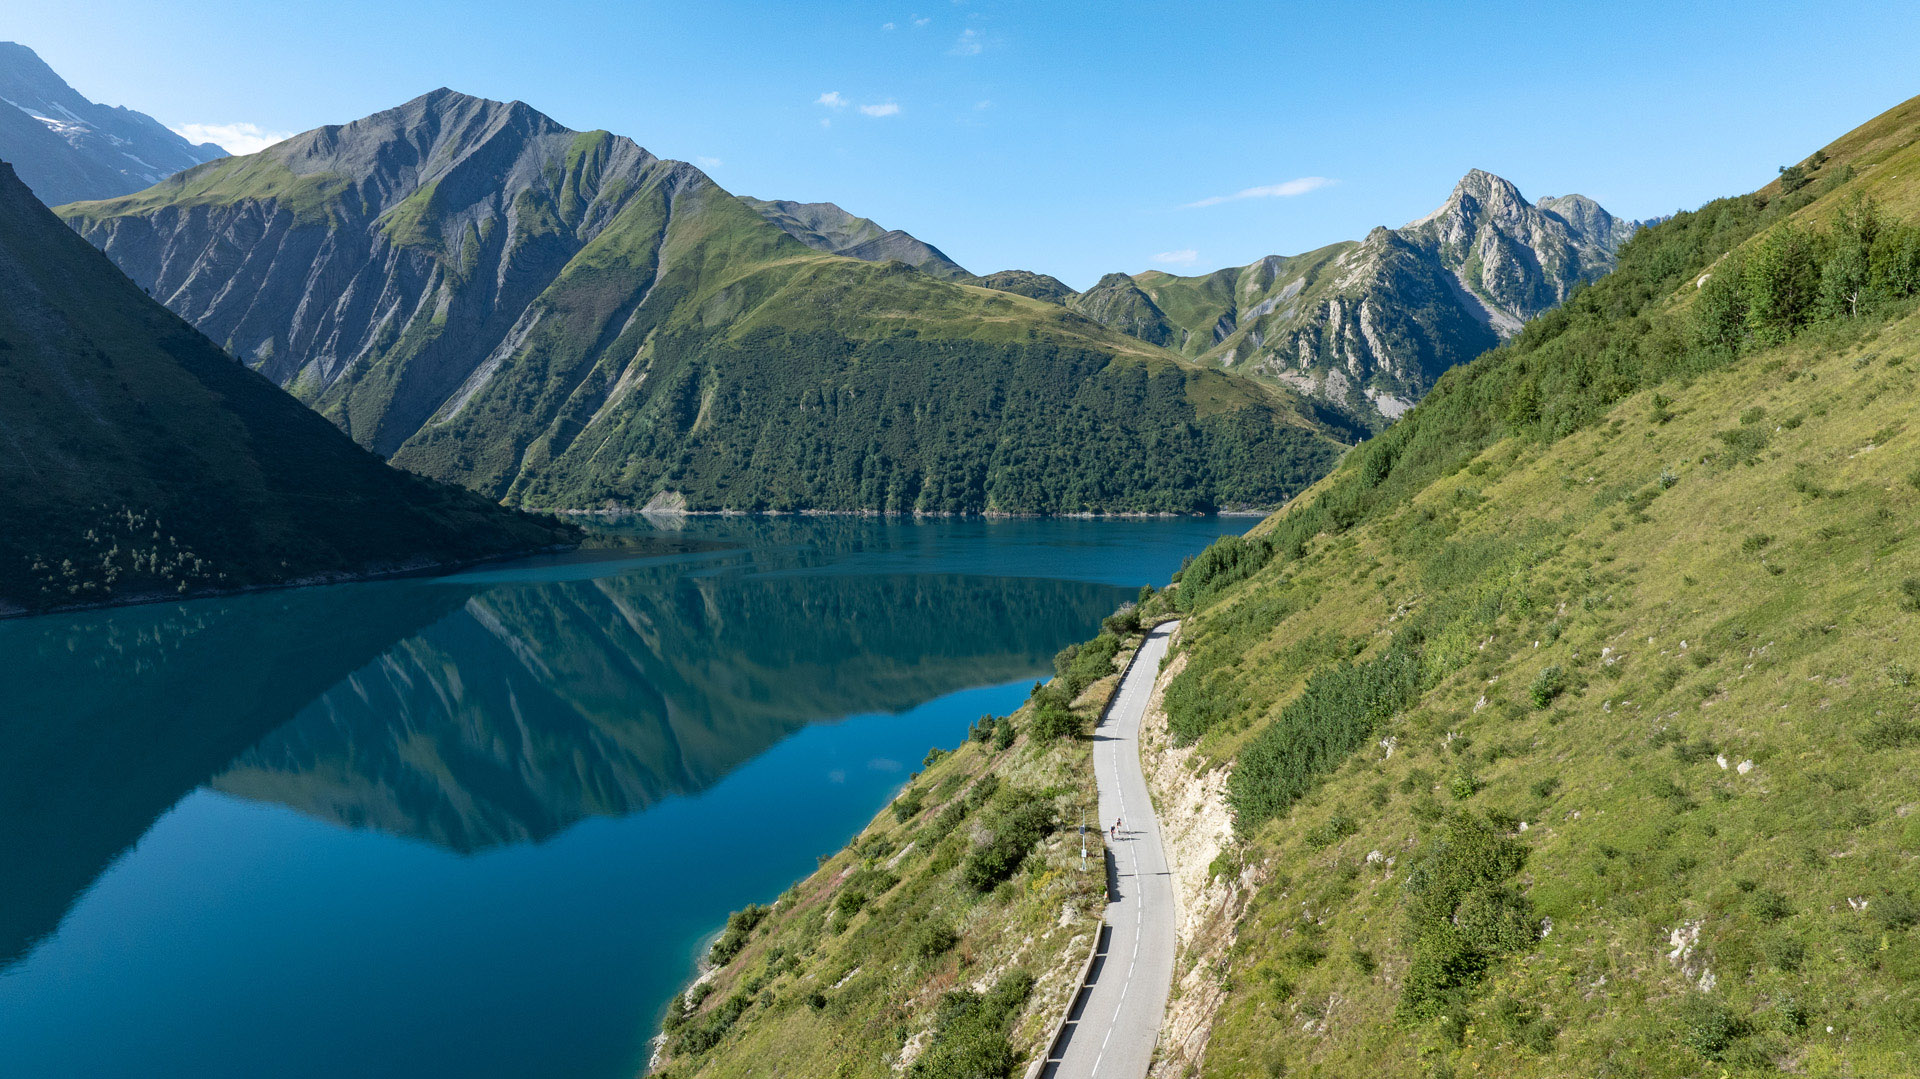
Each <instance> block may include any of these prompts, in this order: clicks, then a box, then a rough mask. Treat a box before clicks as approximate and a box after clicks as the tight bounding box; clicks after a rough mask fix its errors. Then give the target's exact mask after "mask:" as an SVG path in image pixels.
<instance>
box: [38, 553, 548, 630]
mask: <svg viewBox="0 0 1920 1079" xmlns="http://www.w3.org/2000/svg"><path fill="white" fill-rule="evenodd" d="M579 546H580V545H579V544H578V543H550V544H547V545H546V546H544V547H527V548H524V549H521V550H517V551H505V552H502V553H500V554H492V555H486V556H485V557H481V558H459V559H453V560H451V561H444V562H422V561H409V562H404V563H400V564H398V565H393V566H388V567H386V568H382V569H371V570H361V571H358V572H350V571H346V570H335V571H331V572H327V573H311V574H308V575H306V576H304V577H296V578H292V579H289V580H285V581H272V582H268V583H265V584H249V585H236V586H234V587H231V588H196V589H193V590H192V591H189V592H137V593H134V594H132V595H126V596H112V597H109V598H107V599H102V600H97V601H95V602H91V603H68V604H62V605H61V606H58V607H46V608H42V609H39V610H33V609H29V608H26V607H16V606H14V605H12V604H10V603H7V602H5V601H4V600H0V621H7V620H11V619H27V618H43V617H46V616H49V615H56V614H77V613H79V612H82V611H100V610H109V609H112V608H115V607H145V606H150V605H152V604H156V603H187V602H191V601H194V600H203V599H220V598H222V597H225V596H244V595H250V594H253V593H256V592H281V591H287V590H290V589H295V588H319V587H324V586H327V585H336V584H356V583H360V582H363V581H392V580H400V579H403V578H407V577H438V576H443V575H445V574H448V573H452V572H455V571H457V570H463V569H471V568H473V567H474V566H484V565H488V564H490V563H493V562H510V561H512V560H514V559H516V558H528V557H531V556H533V555H541V554H558V553H560V552H562V551H571V550H574V549H576V548H578V547H579Z"/></svg>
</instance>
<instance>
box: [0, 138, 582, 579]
mask: <svg viewBox="0 0 1920 1079" xmlns="http://www.w3.org/2000/svg"><path fill="white" fill-rule="evenodd" d="M0 504H3V505H5V506H6V507H7V510H6V512H5V513H4V514H0V613H19V612H21V611H26V610H39V609H44V608H49V607H57V606H66V605H79V604H90V603H102V602H109V601H124V600H129V599H134V598H140V597H144V596H154V595H167V596H179V595H183V594H196V593H200V592H206V591H219V590H223V589H232V588H238V587H246V586H258V585H269V584H276V583H285V582H287V581H291V580H296V579H301V578H306V577H313V576H316V575H318V576H333V575H352V574H363V573H370V572H379V571H383V570H399V569H405V568H410V567H415V568H417V567H424V566H430V565H438V564H443V563H449V562H457V561H463V560H471V559H476V558H482V557H487V556H490V555H497V554H502V553H506V552H509V551H514V550H526V549H531V548H536V547H541V546H546V545H550V544H553V543H555V542H560V541H566V540H568V539H570V537H571V532H570V530H568V529H567V528H565V527H563V526H559V525H556V524H552V523H550V522H544V521H540V520H538V519H535V518H532V517H528V516H525V515H521V514H516V513H509V512H502V511H501V510H500V509H499V508H498V507H496V506H493V505H490V504H489V503H487V502H486V501H485V500H484V499H481V498H478V497H476V496H474V495H472V494H471V493H469V492H466V491H461V490H458V489H456V488H452V487H447V486H443V485H441V484H438V483H434V482H432V481H429V480H425V479H421V478H419V477H416V476H412V475H409V474H407V473H405V472H401V471H399V470H397V469H392V468H389V467H387V466H386V465H385V464H384V463H382V462H381V461H380V459H379V458H378V457H376V456H374V455H373V454H371V453H368V452H367V451H365V450H363V449H361V448H360V447H358V446H355V445H354V444H353V443H352V442H351V441H350V440H348V439H346V438H345V437H343V436H341V434H340V433H339V432H338V431H337V430H335V429H334V428H333V427H332V426H331V425H329V424H327V423H326V422H325V421H323V420H320V419H319V417H317V416H315V415H314V414H313V413H312V412H310V411H309V410H307V409H306V408H304V407H302V406H301V405H300V404H299V403H298V402H297V401H295V400H294V399H293V398H291V397H289V396H287V395H286V394H285V393H283V392H282V391H281V390H279V389H277V388H276V387H274V386H273V385H272V384H271V383H269V382H268V381H266V380H265V379H263V378H261V377H260V376H258V375H256V374H254V373H253V372H251V371H248V370H247V369H246V368H244V367H242V366H240V365H239V364H236V363H235V362H234V361H233V360H232V358H230V357H228V356H227V355H225V354H224V353H222V352H221V351H220V350H219V349H217V348H215V347H214V346H213V345H212V344H211V343H210V342H208V341H207V340H206V338H204V337H202V336H201V335H200V334H198V333H196V332H195V331H194V330H193V329H192V328H191V327H189V326H187V325H186V324H185V323H183V322H181V321H180V320H179V319H178V318H176V317H175V316H173V315H172V314H169V313H168V312H167V311H166V310H165V309H164V308H162V307H160V305H158V304H156V303H154V302H153V301H152V300H150V299H148V298H147V297H146V296H145V295H143V294H142V293H141V291H140V289H139V288H138V287H137V286H135V285H134V284H133V283H132V282H131V281H129V280H127V278H126V276H125V275H123V274H121V273H120V272H119V271H118V270H116V269H114V267H113V264H112V263H110V262H108V261H107V260H106V259H105V258H104V257H103V256H102V255H101V254H100V253H99V252H97V251H95V250H93V249H92V248H90V247H88V246H87V245H86V243H85V242H84V241H82V240H80V239H79V238H78V237H76V236H74V235H73V233H72V232H70V231H69V230H68V229H66V228H65V227H63V226H62V225H61V223H60V221H59V219H58V218H56V217H54V215H53V214H52V213H50V212H48V210H47V209H46V208H45V207H44V206H42V205H41V204H40V203H39V201H38V200H37V199H35V198H34V197H33V195H32V193H31V192H29V191H28V190H27V189H26V186H25V185H24V184H22V183H21V182H20V181H19V180H18V179H17V178H15V177H14V175H13V173H12V170H11V169H8V168H4V167H0Z"/></svg>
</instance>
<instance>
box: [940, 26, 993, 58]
mask: <svg viewBox="0 0 1920 1079" xmlns="http://www.w3.org/2000/svg"><path fill="white" fill-rule="evenodd" d="M986 47H987V43H986V41H985V40H984V39H983V38H982V37H981V36H980V31H978V30H962V31H960V37H959V39H958V40H957V41H955V42H954V43H953V48H951V49H948V50H947V55H949V56H978V55H980V53H981V51H982V50H984V49H985V48H986Z"/></svg>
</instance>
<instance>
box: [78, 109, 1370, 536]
mask: <svg viewBox="0 0 1920 1079" xmlns="http://www.w3.org/2000/svg"><path fill="white" fill-rule="evenodd" d="M61 212H62V213H63V214H64V215H65V217H66V218H67V220H68V222H69V223H70V224H71V225H72V226H73V227H74V228H75V229H76V230H78V231H79V232H80V233H81V234H82V235H84V236H85V237H87V238H88V239H89V240H91V241H93V242H94V243H95V244H96V245H98V246H99V247H100V248H102V249H103V250H105V251H106V252H107V253H108V255H110V256H111V257H112V258H113V259H114V260H115V261H116V262H118V263H119V264H120V266H121V267H122V268H123V269H125V270H126V271H127V273H128V274H129V275H130V276H132V277H133V278H134V280H136V281H138V282H139V283H140V284H142V285H144V286H146V287H147V288H148V289H149V290H150V291H151V292H152V294H153V295H154V296H155V297H157V298H159V299H160V300H162V301H163V302H165V303H166V304H167V305H168V306H169V307H171V308H172V309H173V310H174V311H176V312H178V313H179V314H180V315H181V316H183V317H185V318H186V319H188V320H189V321H191V322H192V323H194V324H195V325H196V326H198V327H199V328H200V329H202V330H203V331H204V332H206V333H207V334H208V335H209V336H210V337H212V338H213V339H214V340H216V341H219V342H222V343H224V344H226V345H227V346H228V347H229V348H230V349H231V350H232V351H233V352H234V354H235V355H237V356H239V357H240V358H241V359H243V360H244V361H245V362H247V363H248V364H250V365H252V366H253V367H255V368H256V369H258V370H259V371H261V372H262V373H263V374H265V375H267V376H268V377H269V378H272V379H273V380H275V381H277V382H279V383H280V384H282V385H284V386H286V387H287V388H288V389H290V390H292V392H293V393H294V394H295V395H296V396H298V397H299V398H301V399H302V400H304V401H307V402H309V403H310V404H312V406H313V407H314V408H315V409H317V410H319V411H320V412H321V413H322V414H323V415H325V416H327V417H328V418H329V419H331V420H333V421H334V422H335V423H337V424H338V425H340V427H341V428H343V429H344V430H346V431H347V432H348V433H349V434H351V435H352V436H353V437H354V438H355V439H356V440H358V441H359V442H360V443H361V444H363V445H365V446H368V447H370V448H372V449H374V450H375V451H377V452H379V453H382V454H386V455H389V456H390V458H391V459H392V460H393V462H394V463H396V464H399V465H403V466H405V467H407V468H410V469H413V470H415V471H417V472H420V473H422V474H424V475H428V476H432V477H435V478H438V479H444V480H450V481H454V482H458V483H461V484H464V485H466V486H468V487H471V488H473V489H474V490H476V491H480V492H482V493H484V494H486V495H488V496H490V497H494V498H499V499H503V500H505V501H507V502H509V503H512V504H521V505H530V506H539V507H567V508H592V507H600V506H603V505H607V504H615V505H625V506H643V505H648V504H652V505H656V506H682V505H684V506H686V507H688V508H694V509H714V508H735V509H800V508H818V509H839V510H850V509H879V510H889V511H923V512H994V511H1000V512H1071V511H1194V510H1208V509H1213V508H1219V507H1227V506H1237V505H1272V504H1276V503H1278V502H1279V501H1281V500H1283V499H1285V498H1286V497H1288V496H1289V495H1291V494H1292V493H1293V492H1294V491H1296V490H1298V489H1299V488H1301V487H1303V486H1304V485H1305V484H1306V483H1308V482H1311V481H1312V480H1313V479H1314V478H1316V477H1318V476H1319V475H1321V474H1323V473H1324V472H1325V470H1326V468H1327V467H1328V466H1329V465H1330V463H1331V462H1332V460H1333V459H1334V457H1335V456H1336V455H1337V453H1338V452H1339V451H1340V450H1341V448H1342V440H1343V439H1344V440H1346V441H1351V439H1352V437H1353V436H1352V434H1351V433H1350V432H1349V431H1348V430H1347V428H1346V427H1345V426H1344V425H1343V424H1342V423H1341V422H1340V421H1338V420H1330V419H1327V418H1323V417H1322V416H1321V415H1320V412H1319V411H1318V410H1317V409H1316V408H1314V407H1311V406H1309V405H1307V404H1306V403H1305V402H1303V400H1302V399H1301V398H1300V397H1299V396H1298V395H1297V394H1296V393H1294V392H1293V391H1291V390H1289V389H1286V388H1285V387H1279V386H1272V385H1262V384H1259V383H1255V382H1253V381H1250V380H1246V379H1241V378H1238V377H1235V376H1233V375H1230V374H1223V373H1221V372H1219V371H1215V370H1208V369H1204V368H1202V367H1200V366H1198V365H1195V364H1192V363H1190V362H1187V361H1185V360H1184V359H1182V358H1180V357H1178V356H1176V355H1174V354H1172V353H1170V352H1167V351H1165V350H1162V349H1159V348H1155V347H1153V346H1150V345H1147V344H1144V343H1142V342H1140V341H1137V340H1134V339H1132V338H1129V337H1126V336H1124V335H1121V334H1119V333H1116V332H1114V331H1112V330H1109V329H1107V328H1106V327H1103V326H1100V325H1098V324H1096V323H1094V322H1092V321H1090V320H1088V319H1086V318H1083V317H1081V316H1079V315H1076V314H1074V313H1072V312H1069V311H1067V310H1064V309H1063V308H1061V307H1060V306H1059V305H1057V304H1052V303H1046V302H1042V301H1039V300H1034V299H1031V298H1028V297H1023V296H1017V295H1012V294H1008V293H1003V292H998V291H994V290H991V289H985V288H978V287H970V286H967V285H962V284H955V283H950V282H949V281H947V280H943V279H942V278H947V277H958V276H960V275H963V274H964V273H965V271H964V270H961V268H960V267H958V266H957V265H954V264H953V263H952V262H951V260H948V259H946V257H945V256H944V255H941V254H940V253H939V252H938V251H936V250H934V249H933V248H931V247H929V246H927V245H925V244H923V243H920V242H919V241H917V240H914V239H913V238H912V237H910V236H907V235H906V234H905V233H898V232H887V231H886V230H884V229H881V228H880V227H879V226H877V225H874V224H873V223H872V222H869V221H866V220H865V219H861V218H855V217H852V216H851V215H849V214H846V213H844V212H843V211H839V210H838V209H837V208H835V207H830V206H826V207H823V206H820V205H803V204H796V203H779V202H761V201H758V200H745V199H740V198H736V197H734V196H733V195H730V194H728V193H727V192H726V191H724V190H722V189H721V188H720V187H719V186H718V185H716V184H715V183H714V182H713V181H712V180H710V179H709V178H708V177H707V176H706V175H705V174H703V173H701V172H700V171H699V170H698V169H696V168H694V167H693V166H691V165H688V164H685V163H681V162H675V161H666V160H661V159H659V158H656V157H654V156H653V155H652V154H649V153H648V152H647V151H645V150H643V149H641V148H640V147H639V146H637V145H635V144H634V143H633V142H631V141H629V140H627V139H625V138H620V137H617V136H614V135H610V134H608V133H606V132H587V133H580V132H574V131H570V130H568V129H566V128H564V127H561V126H560V125H559V124H557V123H555V122H553V121H552V120H550V119H548V118H547V117H545V116H542V115H541V114H540V113H538V112H535V111H534V110H533V109H531V108H528V107H527V106H526V105H523V104H520V103H517V102H516V103H513V104H501V103H498V102H492V101H483V100H480V99H476V98H471V97H466V96H463V95H461V94H456V93H453V92H451V91H447V90H439V91H435V92H434V93H431V94H428V95H426V96H424V97H421V98H418V99H416V100H414V101H411V102H409V103H407V104H406V105H403V106H401V107H400V108H397V109H393V110H390V111H388V112H383V113H379V114H377V115H375V116H371V117H368V118H366V119H363V120H360V121H357V122H355V123H351V124H348V125H346V126H344V127H325V128H321V129H318V130H315V131H310V132H308V133H306V134H304V135H300V136H297V137H295V138H293V139H290V140H288V141H286V142H284V143H281V144H280V145H278V146H275V147H272V148H270V149H268V150H266V151H264V152H262V153H259V154H255V155H253V156H251V157H244V158H232V159H227V160H223V161H218V162H214V163H212V164H210V165H206V166H202V167H200V168H196V169H193V170H190V171H188V172H185V173H183V174H181V175H179V176H176V177H174V178H172V179H170V180H168V181H166V182H164V183H161V184H159V185H156V186H155V187H152V188H150V189H148V190H146V191H143V192H140V193H138V194H136V195H132V196H129V197H126V198H122V199H116V200H112V201H107V202H92V203H77V204H74V205H70V206H67V207H64V208H63V209H62V211H61ZM796 237H797V238H796ZM841 252H844V254H842V253H841ZM852 255H859V256H863V257H849V256H852ZM866 257H872V258H882V259H885V260H886V261H866V260H865V259H866ZM903 258H904V259H910V260H913V261H915V262H916V263H917V264H918V265H919V266H920V269H915V268H914V267H913V266H910V265H908V263H907V262H903V261H901V259H903Z"/></svg>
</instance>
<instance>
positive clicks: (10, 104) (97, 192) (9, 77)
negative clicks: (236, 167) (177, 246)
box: [0, 41, 227, 206]
mask: <svg viewBox="0 0 1920 1079" xmlns="http://www.w3.org/2000/svg"><path fill="white" fill-rule="evenodd" d="M225 156H227V152H226V151H225V150H222V149H221V148H220V147H218V146H215V145H214V144H212V143H210V142H203V143H200V144H199V145H195V144H193V143H190V142H188V141H187V140H186V139H184V138H181V137H180V136H179V135H177V134H175V133H173V132H172V131H169V130H167V127H166V125H164V124H162V123H161V122H160V121H158V120H155V119H154V118H153V117H151V116H148V115H146V114H145V113H139V112H134V111H133V110H132V109H126V108H113V107H111V106H108V105H100V104H96V103H94V102H92V101H88V100H87V99H86V98H84V97H82V96H80V94H79V92H78V91H76V90H74V88H73V87H71V86H68V85H67V82H66V80H65V79H62V78H61V77H60V76H59V75H57V74H55V73H54V70H53V69H52V68H50V67H48V66H47V65H46V62H45V61H43V60H41V59H40V57H39V56H38V55H36V54H35V53H34V51H33V50H32V49H29V48H27V47H26V46H25V45H20V44H16V43H14V42H11V41H0V159H3V160H5V161H7V162H8V163H10V164H11V165H12V166H13V168H14V171H15V172H16V173H18V174H19V176H20V179H21V180H22V181H24V182H25V183H26V185H27V186H28V187H29V188H32V189H33V193H34V194H35V195H37V196H38V197H39V198H40V201H42V202H44V203H46V204H47V205H49V206H57V205H59V204H60V203H63V202H72V201H73V200H74V199H107V198H113V197H114V196H116V195H125V194H127V193H129V192H133V191H138V190H140V189H141V188H143V187H146V186H148V185H149V184H152V183H154V182H155V181H157V180H162V179H165V178H166V177H168V176H171V175H172V174H174V173H176V172H178V171H180V170H181V169H188V168H192V167H193V166H195V165H198V164H200V163H201V162H203V161H211V160H213V159H214V158H218V157H225Z"/></svg>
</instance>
